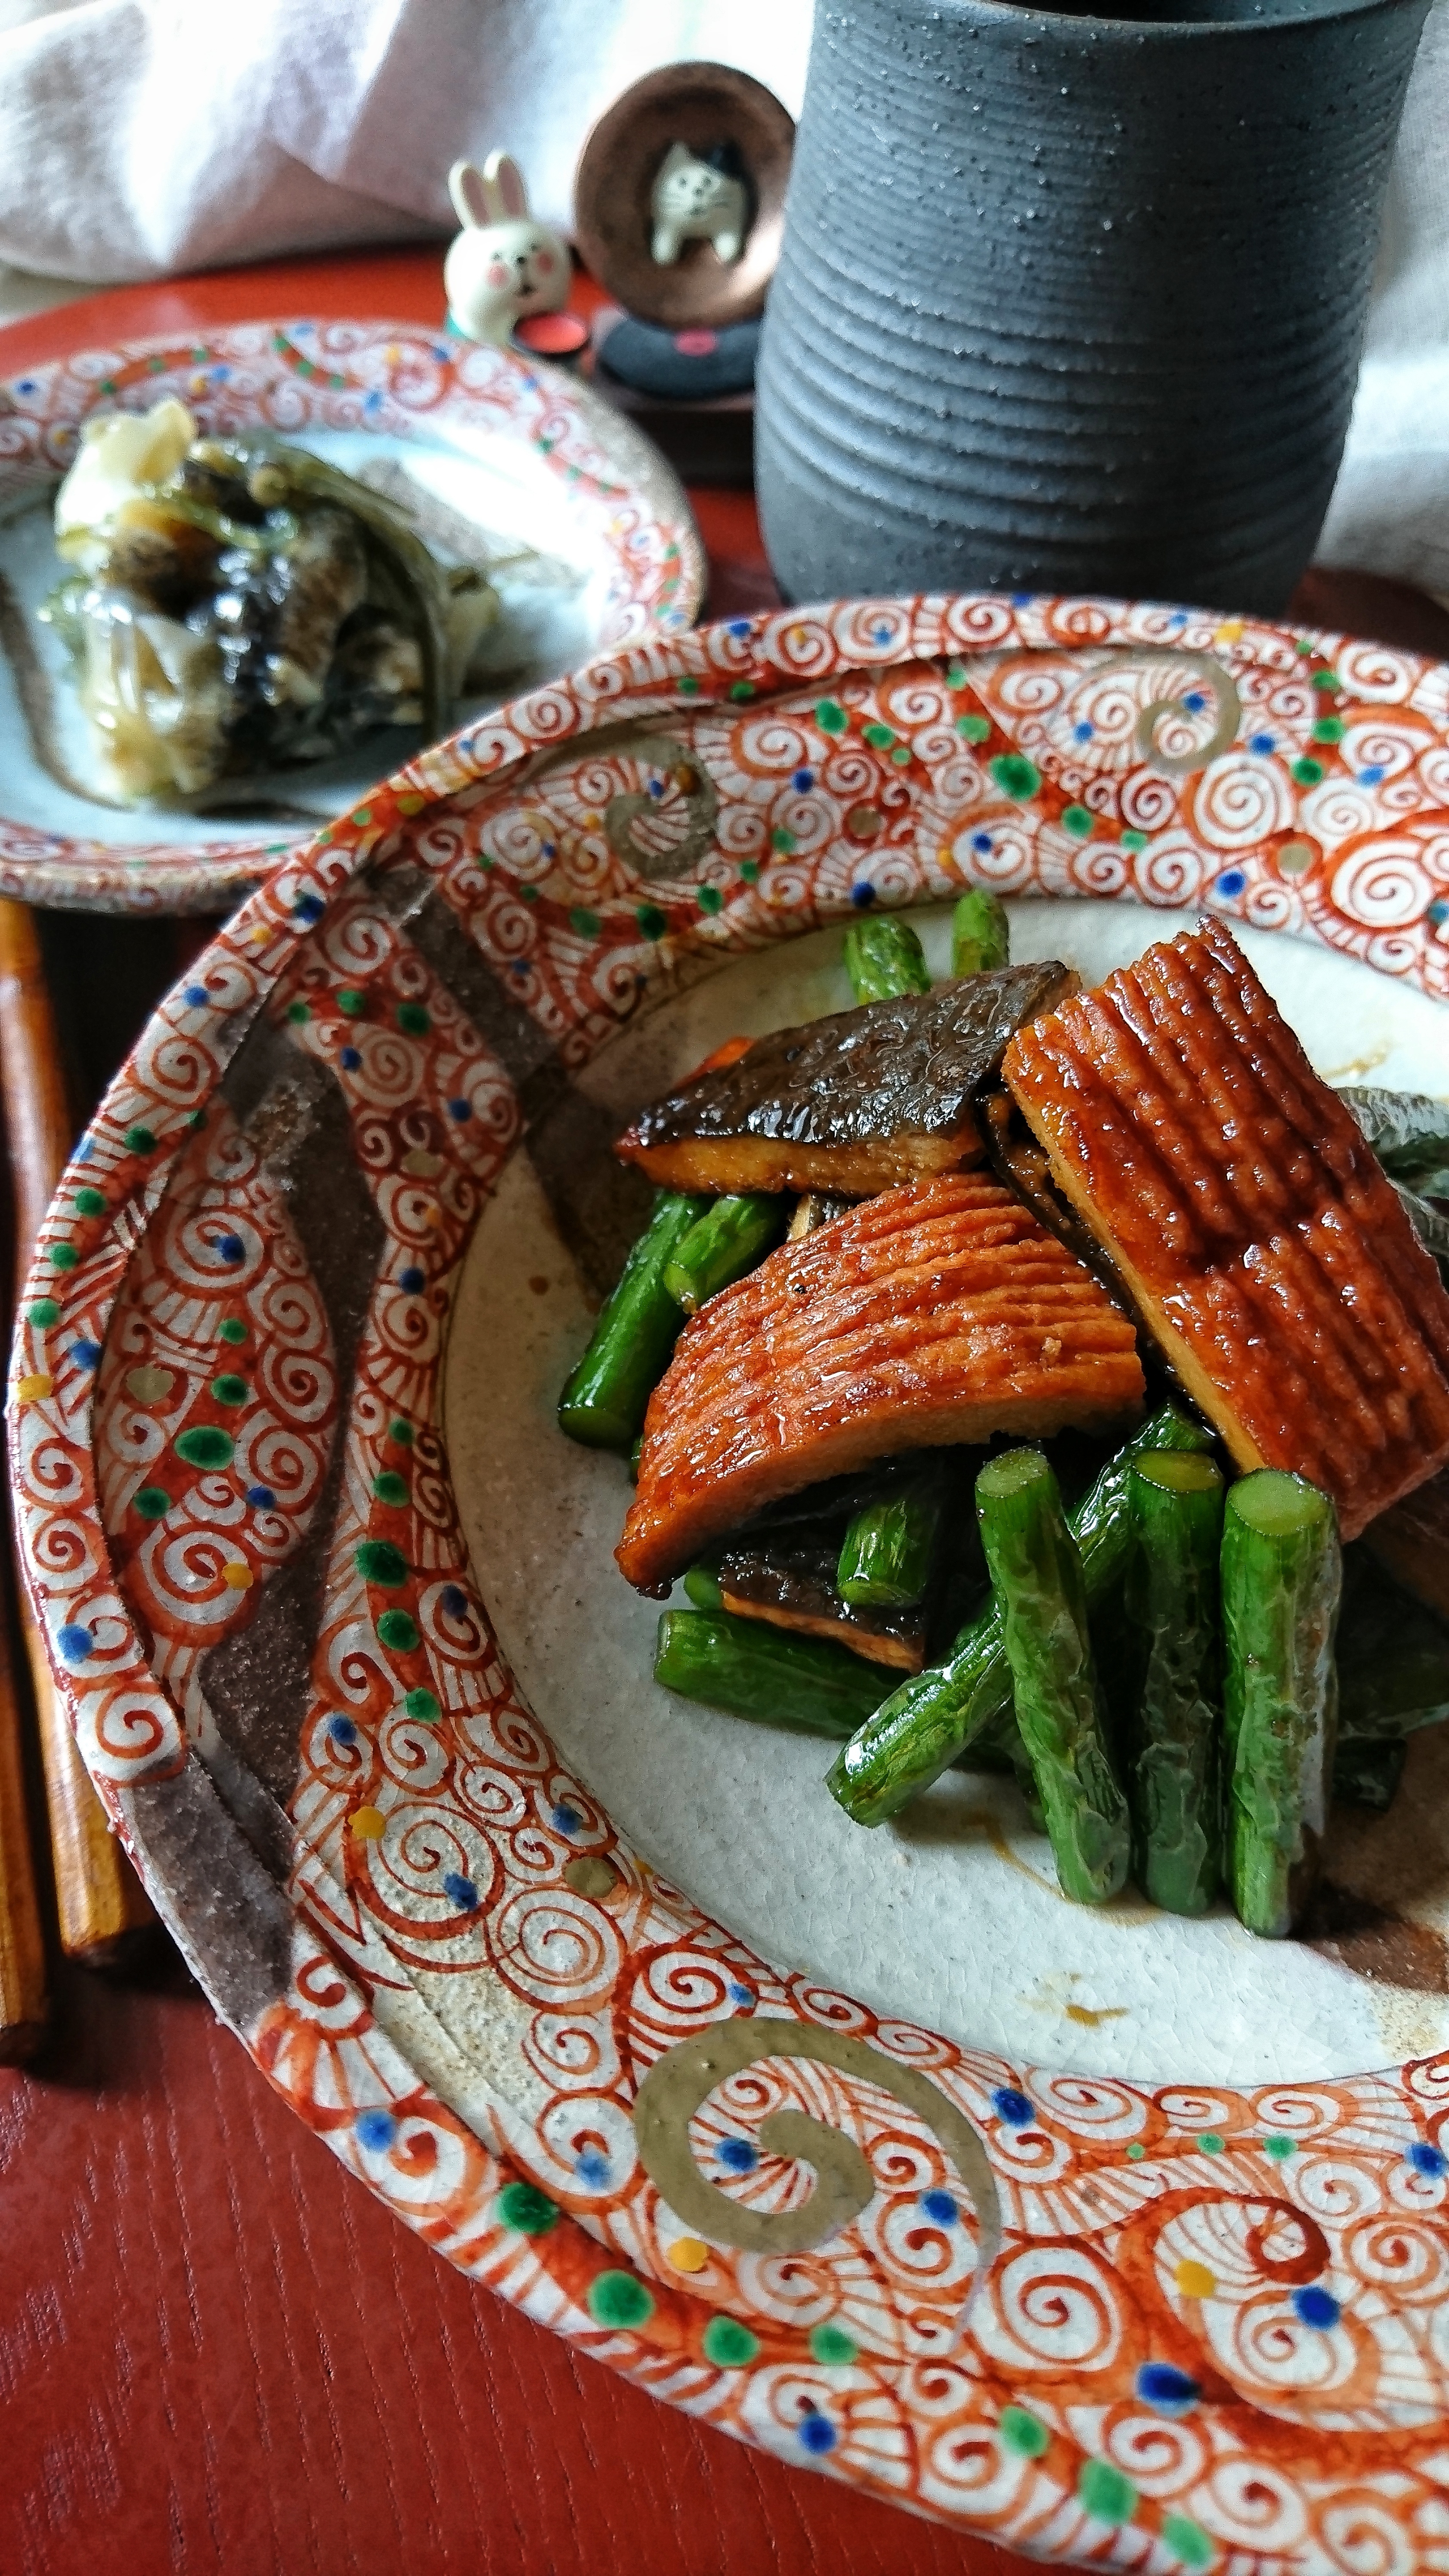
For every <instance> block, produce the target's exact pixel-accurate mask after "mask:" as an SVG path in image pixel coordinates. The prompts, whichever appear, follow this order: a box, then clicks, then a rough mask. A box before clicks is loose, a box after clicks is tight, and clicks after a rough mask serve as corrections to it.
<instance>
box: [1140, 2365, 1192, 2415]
mask: <svg viewBox="0 0 1449 2576" xmlns="http://www.w3.org/2000/svg"><path fill="white" fill-rule="evenodd" d="M1137 2394H1138V2396H1139V2397H1140V2398H1141V2399H1142V2401H1143V2403H1144V2404H1145V2405H1147V2406H1152V2407H1155V2408H1156V2409H1157V2411H1158V2413H1159V2414H1163V2415H1185V2414H1186V2413H1187V2411H1188V2408H1189V2407H1191V2406H1195V2405H1196V2404H1197V2402H1198V2399H1199V2398H1200V2397H1201V2395H1202V2389H1201V2387H1200V2386H1199V2384H1198V2382H1197V2381H1196V2380H1195V2379H1193V2378H1191V2377H1190V2376H1189V2374H1188V2372H1187V2371H1185V2370H1179V2369H1178V2367H1177V2365H1176V2363H1175V2362H1171V2361H1144V2362H1143V2364H1142V2367H1141V2369H1140V2370H1139V2371H1138V2373H1137Z"/></svg>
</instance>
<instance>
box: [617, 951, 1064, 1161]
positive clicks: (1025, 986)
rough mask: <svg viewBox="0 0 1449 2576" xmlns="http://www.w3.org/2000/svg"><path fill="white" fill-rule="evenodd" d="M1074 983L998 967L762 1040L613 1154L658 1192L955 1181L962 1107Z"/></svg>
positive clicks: (969, 1130)
mask: <svg viewBox="0 0 1449 2576" xmlns="http://www.w3.org/2000/svg"><path fill="white" fill-rule="evenodd" d="M1076 983H1077V978H1076V976H1075V975H1074V974H1073V973H1072V972H1071V970H1070V969H1069V968H1068V967H1066V966H1062V965H1059V964H1057V963H1056V962H1055V961H1052V960H1048V961H1047V962H1046V963H1045V964H1040V965H1034V966H1002V967H999V968H994V969H993V970H991V971H990V972H989V973H986V974H981V975H963V976H962V977H961V978H960V979H959V981H957V982H956V983H954V984H945V985H941V986H940V987H938V988H937V990H936V991H934V992H931V993H903V994H901V995H899V996H897V997H896V998H895V999H894V1000H891V1001H886V1002H865V1003H863V1004H862V1005H861V1006H860V1008H859V1009H858V1010H854V1011H837V1012H836V1013H835V1015H834V1016H833V1017H832V1018H830V1019H824V1020H812V1021H810V1022H809V1023H808V1025H807V1026H805V1027H804V1028H798V1029H773V1030H772V1031H771V1033H770V1035H769V1036H768V1037H764V1038H757V1039H756V1041H755V1043H754V1045H753V1046H752V1047H751V1048H750V1049H749V1050H748V1052H747V1053H746V1054H744V1055H742V1056H740V1057H739V1058H738V1060H737V1061H736V1062H735V1063H733V1064H727V1065H720V1066H716V1067H715V1068H714V1069H713V1070H710V1069H709V1068H708V1067H701V1069H700V1071H699V1072H698V1073H697V1074H695V1075H693V1076H691V1078H690V1080H689V1081H688V1082H686V1083H683V1084H681V1086H680V1088H679V1090H678V1091H674V1092H671V1093H670V1094H669V1097H668V1098H667V1099H665V1100H660V1101H656V1102H655V1104H654V1107H653V1108H652V1109H646V1110H645V1111H644V1112H643V1113H642V1115H641V1116H640V1118H639V1119H638V1120H637V1122H636V1124H635V1125H634V1126H633V1127H631V1128H630V1129H629V1130H628V1133H627V1134H626V1135H623V1136H621V1137H620V1139H619V1141H618V1144H617V1145H616V1146H615V1148H614V1151H615V1153H616V1154H618V1156H619V1157H620V1160H621V1161H623V1162H626V1163H637V1164H638V1165H639V1166H640V1168H641V1169H642V1170H643V1171H646V1172H647V1173H648V1174H649V1177H650V1179H651V1180H654V1181H658V1182H660V1183H661V1184H662V1185H663V1187H664V1188H666V1189H671V1190H711V1191H728V1190H831V1191H838V1192H839V1193H840V1194H841V1195H842V1196H844V1197H846V1198H867V1197H869V1196H870V1195H871V1193H872V1192H873V1191H876V1190H885V1189H890V1188H891V1187H893V1186H894V1185H895V1184H896V1183H897V1182H901V1181H913V1180H926V1179H929V1177H930V1176H931V1174H932V1173H933V1172H947V1171H956V1170H958V1169H959V1168H960V1166H961V1165H962V1164H963V1163H978V1162H980V1160H981V1157H982V1154H983V1153H984V1151H985V1147H984V1145H983V1142H982V1137H981V1131H980V1128H979V1127H978V1125H977V1122H976V1115H975V1111H974V1110H973V1108H972V1095H973V1093H974V1092H975V1091H977V1090H978V1089H979V1087H980V1085H981V1084H982V1083H983V1082H984V1081H985V1080H986V1077H987V1075H988V1074H989V1073H991V1072H992V1071H993V1070H994V1069H995V1067H996V1065H997V1064H998V1063H999V1062H1000V1060H1001V1050H1002V1048H1003V1047H1004V1046H1005V1044H1006V1041H1007V1039H1008V1038H1009V1037H1010V1035H1011V1032H1012V1030H1013V1029H1015V1028H1018V1027H1019V1026H1020V1024H1021V1022H1022V1021H1023V1020H1025V1019H1030V1018H1031V1016H1032V1015H1033V1013H1034V1012H1037V1011H1048V1010H1050V1009H1051V1008H1052V1006H1053V1004H1054V1003H1055V1002H1058V1001H1060V1000H1062V998H1063V997H1064V995H1065V994H1067V993H1069V992H1072V991H1074V990H1075V988H1076Z"/></svg>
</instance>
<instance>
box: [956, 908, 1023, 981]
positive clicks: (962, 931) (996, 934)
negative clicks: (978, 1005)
mask: <svg viewBox="0 0 1449 2576" xmlns="http://www.w3.org/2000/svg"><path fill="white" fill-rule="evenodd" d="M1010 963H1011V924H1010V923H1009V921H1008V920H1007V917H1006V906H1005V904H1004V903H1003V902H1002V900H1001V897H1000V895H999V894H993V893H992V892H991V890H990V888H989V887H988V886H972V887H970V889H969V890H968V892H967V893H965V894H963V895H962V896H961V898H960V900H959V902H958V903H957V906H956V909H955V911H954V912H953V914H952V915H951V972H952V974H953V975H985V974H989V973H990V971H991V969H992V967H994V966H1007V965H1009V964H1010Z"/></svg>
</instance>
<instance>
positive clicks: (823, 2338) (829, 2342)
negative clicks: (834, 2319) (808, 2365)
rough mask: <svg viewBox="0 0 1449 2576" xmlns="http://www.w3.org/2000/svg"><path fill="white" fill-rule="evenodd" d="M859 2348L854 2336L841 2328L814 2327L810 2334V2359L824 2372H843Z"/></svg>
mask: <svg viewBox="0 0 1449 2576" xmlns="http://www.w3.org/2000/svg"><path fill="white" fill-rule="evenodd" d="M859 2350H860V2346H859V2344H858V2343H857V2342H856V2340H855V2337H854V2335H848V2334H847V2333H846V2332H845V2330H844V2328H843V2327H842V2326H814V2327H812V2328H811V2333H810V2352H811V2358H812V2359H813V2360H815V2361H818V2362H819V2363H820V2365H821V2367H822V2369H825V2370H844V2369H845V2368H846V2367H847V2365H848V2364H849V2363H850V2362H852V2361H854V2359H855V2357H856V2354H857V2353H858V2352H859Z"/></svg>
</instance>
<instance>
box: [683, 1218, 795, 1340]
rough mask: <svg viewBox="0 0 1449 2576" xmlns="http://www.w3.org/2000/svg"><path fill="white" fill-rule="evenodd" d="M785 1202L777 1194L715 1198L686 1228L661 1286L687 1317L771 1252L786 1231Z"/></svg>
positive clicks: (696, 1312) (696, 1311)
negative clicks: (688, 1227)
mask: <svg viewBox="0 0 1449 2576" xmlns="http://www.w3.org/2000/svg"><path fill="white" fill-rule="evenodd" d="M785 1213H786V1212H785V1206H784V1202H783V1201H782V1200H781V1199H780V1198H778V1197H775V1196H765V1195H763V1194H762V1195H760V1196H757V1197H751V1198H725V1199H716V1200H715V1202H714V1204H713V1206H712V1207H706V1209H705V1212H704V1214H703V1216H701V1217H700V1218H698V1220H697V1221H696V1223H695V1224H694V1225H692V1226H691V1227H690V1229H689V1232H688V1234H686V1235H685V1237H684V1239H683V1241H682V1242H681V1243H680V1244H679V1245H678V1246H677V1248H676V1249H675V1251H674V1252H673V1253H672V1254H671V1256H670V1258H669V1260H668V1261H667V1262H666V1263H665V1265H664V1285H665V1287H666V1288H667V1289H668V1291H669V1294H670V1296H671V1297H672V1298H673V1299H674V1300H675V1303H676V1304H677V1305H678V1306H680V1307H682V1308H683V1311H684V1313H685V1314H686V1315H695V1314H698V1312H699V1309H700V1307H701V1306H703V1305H705V1304H707V1303H708V1301H709V1299H710V1298H711V1297H713V1296H716V1295H717V1294H718V1292H719V1290H720V1289H721V1288H728V1287H729V1286H730V1284H731V1282H732V1281H733V1280H736V1279H743V1278H744V1276H745V1273H746V1271H748V1270H753V1269H754V1268H755V1267H756V1265H757V1264H758V1263H759V1262H761V1261H763V1260H764V1257H765V1255H766V1253H767V1252H773V1250H774V1248H775V1246H776V1244H777V1243H778V1242H779V1240H780V1237H781V1235H782V1234H783V1233H784V1230H785Z"/></svg>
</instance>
